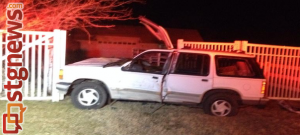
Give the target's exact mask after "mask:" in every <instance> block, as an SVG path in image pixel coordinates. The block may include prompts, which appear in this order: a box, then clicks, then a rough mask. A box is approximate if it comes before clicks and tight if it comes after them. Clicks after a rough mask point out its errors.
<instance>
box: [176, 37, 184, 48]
mask: <svg viewBox="0 0 300 135" xmlns="http://www.w3.org/2000/svg"><path fill="white" fill-rule="evenodd" d="M182 48H184V44H183V39H177V49H182Z"/></svg>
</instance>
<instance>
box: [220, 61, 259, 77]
mask: <svg viewBox="0 0 300 135" xmlns="http://www.w3.org/2000/svg"><path fill="white" fill-rule="evenodd" d="M250 59H251V58H243V57H230V56H216V68H217V75H218V76H232V77H256V76H257V74H256V73H255V72H254V70H253V68H254V67H253V64H252V62H250Z"/></svg>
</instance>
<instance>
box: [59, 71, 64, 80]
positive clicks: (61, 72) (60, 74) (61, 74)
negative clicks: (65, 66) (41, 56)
mask: <svg viewBox="0 0 300 135" xmlns="http://www.w3.org/2000/svg"><path fill="white" fill-rule="evenodd" d="M63 78H64V71H63V70H62V69H61V70H59V79H63Z"/></svg>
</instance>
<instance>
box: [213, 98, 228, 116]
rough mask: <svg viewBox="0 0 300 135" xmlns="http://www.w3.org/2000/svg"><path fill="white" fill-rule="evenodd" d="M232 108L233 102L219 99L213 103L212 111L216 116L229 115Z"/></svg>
mask: <svg viewBox="0 0 300 135" xmlns="http://www.w3.org/2000/svg"><path fill="white" fill-rule="evenodd" d="M231 109H232V108H231V104H230V103H229V102H227V101H225V100H217V101H215V102H214V103H213V104H212V105H211V112H212V114H213V115H215V116H227V115H228V114H229V113H230V112H231Z"/></svg>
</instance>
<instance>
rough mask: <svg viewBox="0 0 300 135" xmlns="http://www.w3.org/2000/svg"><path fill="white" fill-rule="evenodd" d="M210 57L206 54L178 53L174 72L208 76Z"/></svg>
mask: <svg viewBox="0 0 300 135" xmlns="http://www.w3.org/2000/svg"><path fill="white" fill-rule="evenodd" d="M209 65H210V57H209V55H206V54H194V53H180V54H179V57H178V60H177V63H176V68H175V71H174V73H175V74H184V75H199V76H208V74H209Z"/></svg>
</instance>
